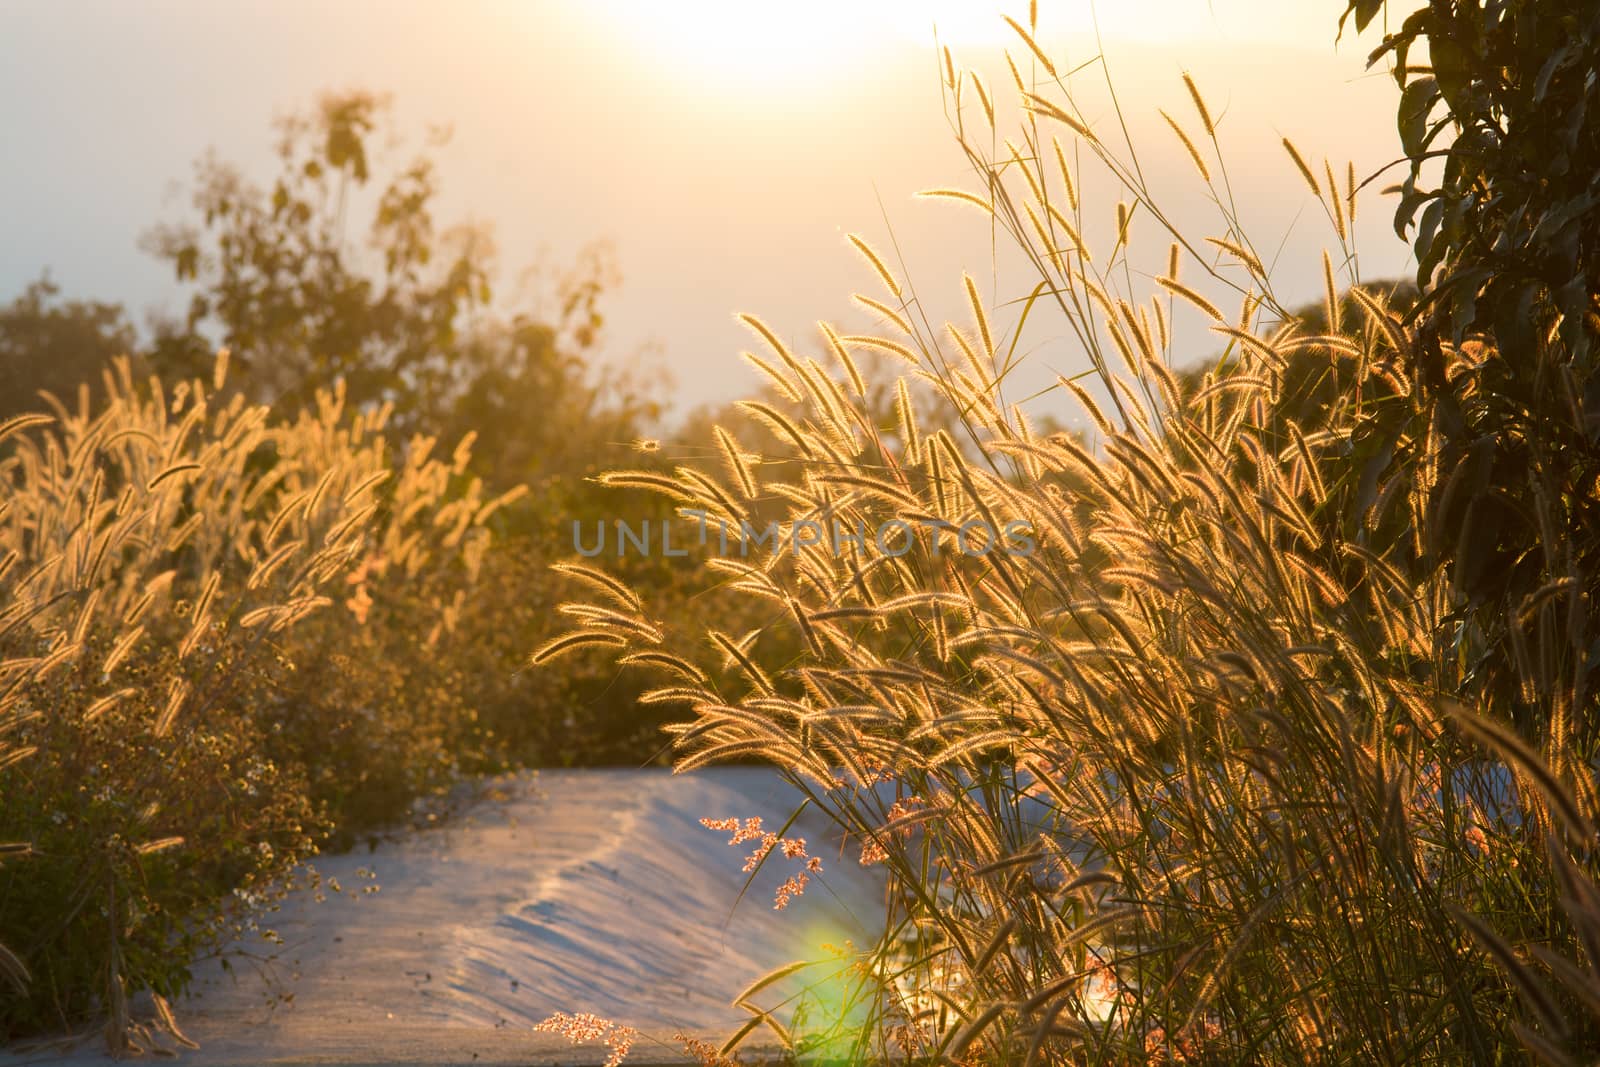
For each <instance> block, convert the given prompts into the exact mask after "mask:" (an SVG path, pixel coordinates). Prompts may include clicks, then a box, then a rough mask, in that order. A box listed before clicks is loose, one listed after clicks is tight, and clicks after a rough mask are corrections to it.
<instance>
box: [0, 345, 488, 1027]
mask: <svg viewBox="0 0 1600 1067" xmlns="http://www.w3.org/2000/svg"><path fill="white" fill-rule="evenodd" d="M225 360H226V357H225V356H224V357H222V358H219V361H218V364H217V368H216V372H215V377H214V380H213V381H211V382H202V381H199V380H194V381H190V382H180V383H177V384H176V385H173V386H168V385H165V384H163V383H161V382H159V381H150V382H136V381H135V380H134V379H133V377H132V375H131V373H130V370H129V364H128V363H127V362H126V361H122V362H120V363H118V364H116V365H115V366H114V367H113V368H112V369H110V370H108V372H107V373H106V375H105V379H104V381H103V383H102V386H103V394H102V395H101V396H99V397H94V398H93V399H92V400H91V390H90V387H89V386H88V385H87V384H86V385H84V386H83V387H82V388H81V389H80V395H79V397H78V398H77V402H76V404H74V405H72V406H66V405H63V404H61V403H59V402H54V407H55V413H54V415H53V416H50V415H38V416H22V417H19V418H17V419H14V420H12V421H11V422H9V423H7V424H6V425H5V426H4V427H3V428H0V435H3V436H5V437H6V438H7V440H6V441H5V442H4V445H3V452H0V492H3V496H0V728H4V730H5V734H4V743H5V745H6V746H7V747H6V748H5V750H4V752H3V757H0V758H3V760H4V766H3V769H0V774H3V780H0V789H3V790H4V804H3V806H0V839H3V840H7V841H18V842H26V843H27V844H26V845H25V846H19V847H18V848H17V849H16V850H15V851H10V852H8V853H7V854H6V855H5V857H4V858H5V859H6V861H7V862H6V865H5V867H4V869H3V871H0V878H3V879H4V892H3V893H0V942H3V943H4V944H6V945H7V946H9V951H7V952H5V953H0V971H3V973H4V975H5V977H7V978H8V979H14V980H16V985H17V989H18V990H19V991H20V995H9V994H8V996H7V997H6V998H4V999H0V1030H3V1031H4V1032H5V1033H6V1034H7V1035H9V1036H16V1035H20V1034H27V1033H35V1032H38V1031H40V1030H45V1029H57V1028H74V1027H78V1026H81V1025H83V1024H85V1023H87V1022H91V1021H94V1020H97V1019H107V1020H109V1021H108V1024H107V1034H108V1037H109V1038H110V1041H111V1044H112V1046H113V1048H115V1049H119V1050H121V1049H124V1048H125V1047H127V1046H128V1044H129V1042H130V1041H135V1040H141V1039H143V1038H144V1037H147V1036H148V1034H146V1033H144V1032H143V1031H141V1028H140V1024H139V1023H138V1022H137V1021H136V1020H135V1019H134V1018H133V1017H132V1016H131V1014H130V1009H129V1007H128V1005H129V997H130V996H131V995H132V994H133V993H136V992H139V991H142V990H149V991H151V992H152V993H153V994H154V995H155V998H156V1000H155V1003H156V1006H157V1016H158V1018H157V1023H158V1024H159V1025H165V1026H166V1027H167V1028H168V1029H175V1025H174V1023H173V1020H172V1018H171V1014H170V1011H169V1010H168V1008H167V1006H166V1000H167V998H170V997H172V996H174V995H176V994H177V993H179V992H181V990H182V988H183V986H184V984H185V982H186V981H187V978H188V973H189V972H188V968H189V966H190V964H191V962H192V961H193V960H194V958H195V957H196V956H197V955H200V954H203V953H205V952H207V951H209V950H212V949H214V948H215V947H216V946H217V944H218V943H219V942H220V941H222V940H224V939H225V938H227V937H231V936H237V935H240V934H245V935H250V936H255V935H258V934H259V936H261V937H263V938H265V939H266V940H268V941H270V940H273V939H274V936H275V935H273V934H272V932H271V931H270V929H269V927H270V922H269V921H264V920H266V919H267V917H268V916H269V915H270V910H271V907H272V903H273V901H274V900H275V899H276V897H277V896H278V895H279V894H281V892H282V891H283V890H284V889H285V887H286V885H287V884H288V883H286V882H285V881H284V880H283V878H284V876H285V874H286V873H287V872H289V871H291V870H293V869H294V867H295V865H296V864H297V863H298V862H300V861H303V860H305V859H307V858H309V857H310V856H311V855H313V854H314V853H315V851H316V847H317V843H318V842H319V841H320V840H321V839H322V838H323V836H324V835H325V833H326V831H327V828H328V825H327V824H328V821H329V819H330V818H332V819H342V817H343V815H344V812H345V810H346V809H348V808H350V807H351V805H350V804H348V803H344V804H340V803H337V802H336V801H337V800H338V799H339V798H338V797H337V796H334V797H331V798H330V796H329V795H328V792H327V791H326V790H324V791H322V792H321V793H319V792H318V791H317V789H316V785H317V781H318V780H319V777H320V774H321V771H322V770H323V768H325V767H326V766H327V765H328V764H329V763H340V764H341V767H340V773H342V774H346V775H349V776H352V777H364V776H365V775H366V774H367V773H368V772H369V771H370V770H371V768H372V767H373V766H374V765H375V763H376V762H377V760H378V759H379V758H380V757H381V756H382V755H383V754H384V753H381V752H371V751H364V750H361V749H359V748H357V747H356V746H354V745H352V744H351V743H350V741H349V740H348V738H349V737H350V736H351V735H352V733H355V731H352V730H351V729H350V728H349V727H348V726H347V725H343V722H344V720H346V719H348V718H349V717H351V716H352V715H357V716H358V715H360V711H359V709H350V708H343V709H340V711H339V715H340V717H341V718H340V719H331V718H324V719H323V720H322V721H321V723H320V726H319V728H318V729H315V730H310V731H309V733H310V734H311V735H313V736H312V737H311V738H310V739H306V738H302V737H300V736H299V732H298V731H296V730H295V729H293V727H294V725H295V724H296V723H298V722H301V721H303V720H304V718H305V717H306V710H305V709H306V708H307V707H311V708H315V707H317V706H318V705H317V703H316V694H315V693H314V692H313V691H310V690H308V688H307V681H308V680H309V681H310V682H311V683H312V684H313V686H315V685H316V682H317V680H318V679H320V678H321V677H322V674H321V673H320V672H311V678H310V679H307V678H306V677H305V676H303V675H301V674H300V673H298V672H299V669H300V668H301V667H309V666H313V665H315V664H317V663H320V662H323V661H324V660H325V658H326V657H327V656H329V655H330V654H331V655H336V654H337V652H338V650H339V648H340V646H341V645H344V646H350V645H354V644H357V643H358V635H359V634H360V633H361V632H362V630H363V629H364V628H366V627H369V626H370V627H376V626H379V625H380V624H383V623H384V621H385V619H386V618H387V617H386V616H385V615H384V612H385V611H386V610H388V609H387V608H386V604H387V602H388V600H389V599H391V598H392V596H393V594H392V593H391V592H390V591H391V590H393V589H395V588H397V587H398V588H406V587H409V586H414V585H416V584H417V583H418V582H419V581H420V578H421V576H425V575H432V574H437V573H443V572H444V570H445V569H446V568H449V567H456V568H458V569H460V568H464V569H465V570H466V571H467V572H469V573H468V574H467V575H466V576H465V577H462V578H457V579H455V580H454V581H455V584H454V585H453V586H449V585H446V591H447V594H448V593H453V594H454V595H455V596H454V597H450V596H448V595H447V596H446V598H445V599H443V600H442V601H440V602H438V603H435V604H433V605H432V607H431V608H430V610H428V611H419V612H412V613H411V614H408V615H406V616H405V617H404V620H403V621H404V622H405V624H406V626H407V627H409V629H408V631H407V639H408V640H409V641H410V642H411V647H412V648H413V649H415V648H416V647H417V646H418V645H419V644H424V643H426V642H427V641H428V640H431V639H435V638H437V633H438V631H439V630H440V629H442V628H446V627H448V626H449V625H450V622H451V613H452V612H453V611H459V604H458V603H456V602H455V600H456V598H459V597H465V596H466V595H467V591H468V589H469V586H468V584H466V579H467V578H469V577H470V571H471V570H472V569H473V568H474V567H475V566H476V560H477V559H479V558H481V555H482V552H483V549H484V544H485V538H486V537H487V529H486V528H485V525H484V524H485V522H486V520H487V519H488V517H489V515H490V514H492V512H493V511H494V509H495V507H496V506H497V505H498V504H499V503H501V501H495V500H488V499H485V496H484V494H483V491H482V489H481V486H480V485H479V484H478V483H477V482H476V481H474V480H470V479H467V478H466V477H465V476H464V475H463V471H464V466H465V462H466V455H467V452H466V448H467V445H463V446H462V447H461V448H460V449H458V450H457V451H456V453H455V454H454V455H453V456H451V457H448V458H437V457H434V456H433V455H432V449H433V444H432V442H430V441H427V440H425V439H418V440H415V441H413V442H412V443H411V445H410V446H409V447H408V448H407V449H405V450H404V452H403V453H402V454H401V455H399V456H396V455H395V454H394V449H393V447H392V445H391V444H390V443H389V441H388V440H387V438H386V437H385V436H384V433H383V428H384V427H383V423H384V419H385V417H386V413H385V412H383V411H369V412H362V413H350V412H346V411H345V410H344V406H343V400H342V396H341V394H340V393H339V392H338V391H330V392H326V393H324V394H322V395H321V396H319V397H318V399H317V402H316V404H315V405H314V407H312V408H311V409H309V410H306V411H304V412H302V413H300V414H299V415H297V416H293V417H290V418H287V419H281V420H274V419H273V418H271V417H269V414H268V411H267V409H266V408H265V407H263V406H257V405H252V404H249V403H246V401H245V399H244V398H243V397H242V396H240V395H238V394H229V393H227V392H225V391H224V377H225ZM432 592H434V593H437V592H439V590H438V589H437V588H435V589H433V590H432ZM328 619H333V620H336V621H335V622H334V623H333V625H332V626H330V627H319V623H320V622H321V621H323V620H328ZM430 625H431V626H432V627H433V629H434V631H435V633H434V634H433V635H430V634H429V633H428V629H427V627H428V626H430ZM390 669H391V671H394V670H396V669H397V668H393V667H391V668H390ZM441 707H442V708H443V709H444V710H449V709H452V708H454V705H448V704H446V705H441ZM404 711H405V705H404V704H403V703H402V702H397V705H396V715H397V716H398V715H400V714H401V713H402V712H404ZM402 721H405V720H402ZM398 729H399V728H398V727H394V726H391V733H394V732H397V731H398ZM425 732H426V731H425V730H423V729H422V728H420V727H417V728H414V729H413V730H412V732H411V734H409V735H408V738H410V740H411V749H409V750H407V749H400V752H401V754H402V755H405V754H408V753H409V752H410V751H412V750H415V749H417V748H418V747H420V746H421V745H422V744H423V743H424V739H423V738H422V736H421V735H422V734H424V733H425ZM436 740H437V739H436V738H435V742H436ZM389 748H391V749H399V748H400V746H398V745H397V744H391V745H390V746H389ZM407 799H409V797H407ZM301 877H302V878H305V877H308V876H306V875H302V876H301ZM309 877H310V878H311V879H312V881H315V876H314V874H312V875H309ZM291 881H292V880H291Z"/></svg>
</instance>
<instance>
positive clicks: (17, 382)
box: [0, 275, 136, 421]
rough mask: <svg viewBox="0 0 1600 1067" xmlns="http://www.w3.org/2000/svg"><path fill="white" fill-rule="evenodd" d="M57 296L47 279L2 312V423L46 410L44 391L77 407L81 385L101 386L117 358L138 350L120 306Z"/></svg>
mask: <svg viewBox="0 0 1600 1067" xmlns="http://www.w3.org/2000/svg"><path fill="white" fill-rule="evenodd" d="M59 295H60V287H59V286H57V285H56V283H55V282H53V281H51V280H50V278H49V276H48V275H45V276H42V277H40V278H39V280H38V281H36V282H33V283H32V284H31V285H29V286H28V287H27V288H26V289H25V290H23V292H22V294H21V295H20V296H18V297H17V298H16V299H15V300H13V301H12V302H11V303H9V304H7V305H6V306H5V307H3V308H0V421H3V420H5V419H7V418H10V417H11V416H13V415H17V414H21V413H22V412H25V411H44V410H47V405H46V404H45V402H44V400H43V399H42V398H41V397H40V396H39V393H40V392H41V391H44V392H49V393H53V394H55V395H56V396H57V397H59V398H60V399H61V400H62V401H63V402H64V403H67V404H72V403H74V402H75V400H74V398H75V397H76V396H77V392H78V385H79V383H85V382H86V383H96V382H98V381H99V376H100V369H101V368H102V367H104V366H105V365H106V363H107V362H108V361H109V360H110V359H111V358H112V357H113V356H119V355H123V354H125V353H129V352H132V351H133V350H134V347H135V340H136V339H135V337H134V331H133V327H132V326H131V325H130V324H129V323H128V321H127V319H126V317H125V316H124V314H123V310H122V308H121V307H120V306H119V305H117V304H102V303H99V302H95V301H81V300H68V301H64V302H63V301H59V300H58V299H57V298H58V296H59Z"/></svg>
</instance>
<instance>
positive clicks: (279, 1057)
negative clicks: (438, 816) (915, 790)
mask: <svg viewBox="0 0 1600 1067" xmlns="http://www.w3.org/2000/svg"><path fill="white" fill-rule="evenodd" d="M511 785H512V789H511V790H510V792H511V794H512V795H510V796H509V797H506V798H503V799H491V800H486V801H482V802H480V803H478V804H476V805H474V806H473V807H471V808H470V809H469V810H468V811H467V812H466V813H464V814H463V815H461V816H458V817H456V818H454V819H452V820H450V821H449V823H448V824H447V825H444V826H442V827H439V828H436V829H431V830H426V831H420V832H415V833H411V834H407V835H405V836H403V837H400V838H398V839H397V840H395V841H393V842H390V843H386V844H382V845H380V846H379V847H378V848H377V849H376V850H374V851H370V852H369V851H368V850H367V849H364V848H363V849H360V850H358V851H357V852H356V853H352V854H349V855H345V856H336V857H325V858H324V859H323V860H322V861H321V862H319V863H318V868H319V869H320V870H321V871H322V872H323V874H324V876H325V877H326V876H332V877H334V878H337V879H338V880H339V883H340V885H341V886H342V888H343V889H344V891H345V892H344V894H342V895H338V894H332V893H330V894H328V899H327V900H325V901H324V902H322V903H317V902H316V901H314V900H312V899H311V898H310V896H309V895H307V894H297V895H296V896H293V897H291V898H290V899H289V901H287V902H286V903H285V905H284V907H283V909H282V911H281V912H280V913H278V914H276V915H272V916H270V917H268V918H267V919H266V920H264V921H263V923H262V925H263V926H271V927H273V928H274V929H276V930H277V932H278V933H279V934H280V935H281V936H282V937H283V939H284V941H285V944H284V945H283V946H282V947H279V948H277V949H276V950H271V946H265V945H257V946H244V947H247V948H248V949H249V951H251V952H252V953H257V954H259V953H262V952H263V950H271V951H272V955H271V958H270V959H264V960H261V961H260V962H258V963H254V964H252V963H250V962H247V961H244V960H240V959H236V960H235V961H234V963H233V973H232V974H231V975H230V974H228V973H226V972H224V971H223V969H222V968H221V967H220V966H217V965H216V964H214V963H213V964H206V965H204V966H202V967H201V968H200V972H199V975H198V980H197V982H196V985H195V989H194V991H193V993H192V995H191V996H190V998H189V999H188V1000H187V1002H186V1003H184V1004H183V1005H182V1006H181V1007H180V1014H179V1022H180V1025H181V1026H182V1027H183V1028H184V1029H185V1030H186V1032H187V1033H188V1034H189V1036H190V1037H192V1038H193V1039H194V1040H196V1041H198V1042H199V1043H200V1045H201V1048H200V1050H199V1051H185V1052H183V1053H182V1054H181V1055H180V1057H179V1059H178V1060H177V1062H178V1063H180V1064H183V1065H185V1067H213V1065H215V1067H224V1065H227V1067H243V1065H247V1064H263V1065H265V1064H313V1063H315V1064H341V1065H346V1067H353V1065H358V1064H373V1065H377V1064H402V1063H403V1064H423V1063H427V1064H472V1065H476V1067H484V1065H503V1064H530V1065H531V1064H595V1063H602V1062H604V1060H605V1059H606V1056H607V1051H606V1049H605V1048H604V1047H603V1046H587V1045H585V1046H576V1047H575V1046H573V1045H571V1044H570V1043H568V1042H567V1041H566V1040H565V1039H564V1038H561V1037H559V1036H557V1035H550V1034H536V1033H533V1032H532V1027H533V1025H534V1024H536V1023H537V1022H539V1021H540V1020H542V1019H544V1018H546V1017H547V1016H549V1015H551V1014H552V1013H554V1012H558V1011H566V1012H592V1013H594V1014H595V1015H598V1016H601V1017H603V1018H606V1019H610V1020H614V1021H615V1022H618V1023H622V1024H626V1025H629V1026H632V1027H635V1028H636V1029H638V1030H639V1031H641V1033H642V1035H643V1036H642V1037H641V1038H640V1040H639V1041H638V1042H637V1043H636V1044H635V1046H634V1051H633V1053H632V1054H631V1055H630V1056H629V1057H628V1059H627V1061H626V1062H627V1063H628V1064H629V1065H630V1067H643V1065H646V1064H650V1063H678V1062H684V1058H683V1056H682V1055H681V1053H680V1051H679V1047H678V1046H677V1044H676V1043H675V1042H673V1040H672V1038H673V1035H674V1033H676V1032H678V1031H685V1032H688V1033H691V1034H696V1035H701V1036H706V1037H715V1038H720V1037H722V1036H725V1035H726V1034H727V1033H729V1032H730V1031H731V1030H733V1029H734V1028H735V1027H736V1026H737V1025H738V1024H739V1023H741V1022H742V1021H744V1020H745V1019H747V1018H748V1017H749V1016H748V1014H747V1013H745V1012H744V1011H742V1010H741V1009H736V1008H733V1007H731V1006H730V1004H729V1001H730V999H731V998H732V997H733V996H734V995H735V994H736V993H737V992H738V991H739V990H741V989H742V988H743V987H744V986H746V985H747V984H748V983H749V982H750V981H751V980H752V979H754V978H756V977H758V976H760V975H761V974H764V973H766V972H767V971H770V970H772V969H773V968H775V967H777V966H780V965H782V964H785V963H788V962H790V961H793V960H800V959H812V960H815V959H820V958H826V957H827V950H826V949H825V947H824V946H825V945H829V944H832V945H840V944H842V943H843V942H844V941H846V940H851V941H854V942H855V943H856V944H857V945H861V944H867V943H870V942H871V940H872V939H873V937H874V935H875V933H876V932H877V930H878V929H879V924H880V923H881V918H882V913H883V888H882V880H881V878H880V877H879V876H878V874H877V872H876V871H875V870H873V869H870V868H863V867H861V866H860V865H859V864H858V863H857V860H856V851H855V849H854V848H848V849H843V850H841V844H840V842H839V841H838V839H837V838H832V839H831V840H830V835H829V832H828V830H827V827H826V826H825V824H823V823H821V822H819V821H818V820H816V819H814V818H803V819H802V820H801V821H800V822H798V823H797V824H796V825H795V826H794V827H793V828H791V829H790V830H789V831H788V836H790V837H805V838H807V841H808V845H809V848H810V852H811V854H812V855H814V856H818V857H820V858H821V859H822V862H823V868H824V870H823V873H821V874H820V875H814V876H813V877H812V880H811V882H810V884H809V885H808V886H807V887H806V891H805V893H804V895H803V896H801V897H800V898H798V899H797V900H795V901H793V902H792V903H790V904H789V906H788V907H787V908H786V909H785V910H782V911H778V910H774V908H773V901H774V894H775V892H776V889H777V887H778V885H779V884H780V883H782V882H783V881H784V879H786V878H788V877H790V876H791V875H793V874H795V873H797V872H798V871H800V870H801V869H802V867H801V864H800V863H798V862H797V861H794V860H789V859H786V858H784V857H782V856H781V855H778V854H776V853H775V854H774V855H773V856H772V857H771V859H770V860H769V861H768V863H767V865H766V867H765V868H764V869H763V870H762V871H761V872H760V873H759V875H758V877H757V878H756V880H755V882H754V883H753V884H752V885H751V886H750V888H749V890H748V892H747V893H746V894H745V895H744V897H743V899H742V900H741V899H740V896H739V895H740V891H741V888H742V887H743V886H744V882H745V879H746V877H747V876H746V875H745V874H743V873H741V868H742V866H743V864H744V862H745V859H746V857H747V856H748V855H749V852H750V850H751V847H752V846H751V845H749V844H745V845H742V846H739V847H737V848H733V847H729V845H728V844H727V838H728V834H727V833H725V832H717V831H713V830H708V829H706V828H705V827H703V826H701V825H700V823H699V820H700V819H701V818H702V817H709V818H728V817H735V818H740V819H746V818H749V817H752V816H758V817H760V818H762V819H763V820H764V823H765V825H766V827H767V828H768V829H770V830H774V831H775V830H778V829H779V828H781V827H782V826H783V824H784V822H785V821H786V820H787V819H788V817H789V815H790V814H791V813H792V812H793V810H794V808H795V807H796V804H797V795H796V794H795V793H794V792H793V790H792V789H791V788H790V787H789V786H787V785H786V784H785V783H783V782H782V781H781V780H780V779H778V778H777V777H776V776H775V775H773V774H772V773H770V772H768V771H765V770H761V769H756V768H748V769H747V768H723V769H717V770H711V771H706V772H700V773H697V774H691V775H682V776H674V775H671V774H670V773H667V772H665V771H657V770H640V771H629V770H557V771H542V772H539V773H538V774H537V775H531V776H525V777H522V778H519V779H514V780H513V781H512V783H511ZM364 869H365V870H370V871H371V872H372V874H374V875H375V876H376V877H375V880H373V879H368V878H367V877H364V876H363V874H362V873H361V872H362V871H363V870H364ZM372 884H376V885H377V886H379V887H380V888H379V891H378V892H373V893H366V892H362V891H361V890H362V889H363V888H364V887H365V886H368V885H372ZM811 973H813V974H816V975H817V976H818V977H821V975H822V973H823V970H822V969H819V970H816V971H813V972H811ZM805 983H806V978H805V972H802V974H801V975H800V976H797V977H796V978H795V979H793V980H792V981H791V982H790V983H789V985H788V986H787V987H780V988H787V989H788V990H794V989H797V988H798V987H799V986H800V985H804V984H805ZM31 1062H38V1063H67V1064H78V1065H87V1064H97V1065H98V1064H103V1063H105V1062H106V1059H105V1057H104V1056H103V1055H101V1054H100V1053H98V1052H96V1051H94V1050H92V1049H91V1050H82V1049H80V1050H76V1051H73V1052H71V1053H68V1054H66V1058H65V1059H63V1052H62V1051H61V1050H59V1049H57V1050H52V1051H49V1052H46V1053H43V1054H42V1055H37V1056H35V1055H20V1056H19V1055H15V1054H14V1055H12V1056H11V1057H9V1058H7V1057H4V1056H0V1063H5V1064H11V1065H16V1064H21V1063H31Z"/></svg>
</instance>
